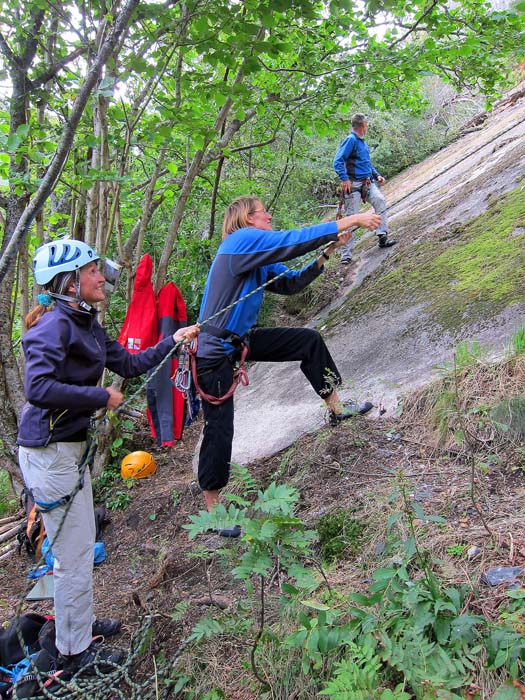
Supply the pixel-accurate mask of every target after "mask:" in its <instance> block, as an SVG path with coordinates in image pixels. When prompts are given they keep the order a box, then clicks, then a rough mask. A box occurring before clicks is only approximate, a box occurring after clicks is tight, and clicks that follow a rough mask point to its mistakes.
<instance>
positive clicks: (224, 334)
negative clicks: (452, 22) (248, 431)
mask: <svg viewBox="0 0 525 700" xmlns="http://www.w3.org/2000/svg"><path fill="white" fill-rule="evenodd" d="M206 333H209V334H210V335H213V336H215V337H216V338H221V339H222V340H225V341H226V342H228V343H230V344H231V345H233V346H234V347H235V348H237V349H238V350H240V353H241V354H240V357H239V361H238V362H239V364H238V367H237V368H236V369H235V370H234V372H233V382H232V385H231V386H230V388H229V389H228V391H227V392H226V393H225V394H223V396H213V395H212V394H207V393H206V392H205V391H203V389H202V388H201V386H200V384H199V376H198V370H197V350H198V347H199V345H198V339H197V338H195V339H194V340H193V341H192V342H191V344H190V346H189V357H190V365H191V376H192V378H193V384H194V386H195V390H196V391H197V393H198V394H199V396H200V397H201V398H203V399H204V401H207V402H208V403H211V404H212V405H213V406H220V405H221V404H222V403H224V402H225V401H227V400H228V399H229V398H230V397H231V396H233V394H234V392H235V390H236V389H237V387H238V386H239V384H242V385H243V386H248V384H249V383H250V381H249V379H248V375H247V373H246V370H245V369H244V363H245V360H246V357H247V356H248V352H249V350H250V348H249V345H248V342H247V341H246V340H245V339H243V338H241V337H240V336H239V335H237V333H234V332H233V331H229V330H228V329H227V328H219V327H217V326H212V325H211V324H209V323H207V324H206ZM227 361H229V358H227Z"/></svg>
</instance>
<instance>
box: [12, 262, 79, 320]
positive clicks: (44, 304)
mask: <svg viewBox="0 0 525 700" xmlns="http://www.w3.org/2000/svg"><path fill="white" fill-rule="evenodd" d="M75 279H76V277H75V273H74V272H62V273H60V274H58V275H55V277H53V279H52V280H51V281H50V282H48V284H46V286H45V287H44V290H43V291H42V293H40V294H38V296H37V298H36V300H37V302H38V303H37V305H36V306H35V307H33V308H32V309H31V311H29V313H28V314H27V315H26V317H25V319H24V325H25V328H26V330H27V331H28V330H29V329H30V328H33V326H36V324H37V323H38V322H39V321H40V319H41V318H42V316H43V315H44V314H45V313H46V312H47V311H52V310H53V309H54V307H55V300H54V299H53V297H52V294H53V292H54V293H55V294H64V293H65V292H66V291H67V289H68V288H69V287H70V286H71V285H72V284H75Z"/></svg>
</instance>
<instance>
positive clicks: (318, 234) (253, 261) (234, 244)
mask: <svg viewBox="0 0 525 700" xmlns="http://www.w3.org/2000/svg"><path fill="white" fill-rule="evenodd" d="M335 240H337V223H336V222H335V221H330V222H329V223H326V224H318V225H316V226H309V227H307V228H303V229H293V230H291V231H263V230H262V229H257V228H241V229H239V230H238V231H234V232H233V233H231V234H230V235H229V236H228V237H227V238H226V239H225V240H224V241H223V242H222V243H221V245H220V246H219V249H218V251H217V255H216V257H215V260H214V261H213V264H212V266H211V268H210V272H209V274H208V279H207V281H206V287H205V289H204V296H203V298H202V303H201V308H200V314H199V318H200V320H201V322H202V321H205V320H206V319H208V318H209V317H210V316H212V315H213V314H215V313H216V312H217V311H220V310H221V309H223V308H225V307H226V306H228V305H229V304H232V303H233V302H235V301H237V299H240V298H241V297H243V296H245V295H246V294H248V293H249V292H252V291H253V290H255V289H257V287H260V286H261V285H262V284H264V283H265V282H267V281H269V280H271V279H273V278H274V277H276V276H277V275H279V274H280V273H281V272H285V271H286V274H285V275H283V277H281V278H279V279H278V280H276V281H275V282H271V283H270V284H269V285H268V286H267V287H265V289H267V290H268V291H270V292H275V293H276V294H295V293H296V292H300V291H301V290H302V289H304V288H305V287H306V286H307V285H309V284H310V282H312V281H313V280H314V279H315V278H316V277H317V276H318V275H319V274H321V272H322V270H323V268H319V267H318V266H317V262H316V261H314V262H313V263H311V264H310V265H307V266H306V267H304V268H303V269H302V270H299V271H294V270H290V269H288V268H287V267H286V265H282V264H281V262H280V261H283V260H292V259H294V258H296V257H298V256H300V255H303V254H304V253H308V252H310V251H312V250H315V249H316V248H318V247H320V246H323V245H326V244H328V243H330V242H332V241H335ZM263 294H264V290H263V289H259V290H258V291H257V292H256V293H255V294H253V296H251V297H249V298H248V299H245V300H244V301H242V302H241V303H240V304H237V305H236V306H234V307H233V309H230V310H229V311H227V312H225V313H223V314H221V315H220V316H218V317H217V318H215V319H213V320H212V321H211V323H212V324H213V325H214V326H216V327H218V328H223V329H228V331H233V332H234V333H237V335H239V336H241V337H242V336H245V335H246V333H248V331H249V330H250V329H251V328H252V327H253V326H254V325H255V324H256V322H257V317H258V316H259V310H260V308H261V304H262V300H263ZM233 350H234V348H233V346H232V345H230V344H229V343H227V342H225V341H224V340H222V339H220V338H217V337H214V336H212V335H210V334H208V333H206V325H204V326H203V328H202V331H201V333H200V335H199V349H198V353H197V355H198V357H199V358H206V359H209V360H215V359H220V358H223V357H224V356H225V354H226V355H229V354H230V353H232V352H233Z"/></svg>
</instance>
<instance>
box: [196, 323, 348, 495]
mask: <svg viewBox="0 0 525 700" xmlns="http://www.w3.org/2000/svg"><path fill="white" fill-rule="evenodd" d="M249 346H250V352H249V355H248V359H250V360H253V361H259V362H293V361H298V362H300V363H301V371H302V372H303V374H304V375H305V377H306V378H307V379H308V381H309V382H310V384H311V385H312V387H313V389H314V391H315V392H316V393H317V394H319V396H321V397H322V398H323V399H326V398H327V397H328V396H329V395H330V394H331V393H332V391H333V390H334V388H335V387H336V386H339V385H340V384H341V375H340V374H339V371H338V369H337V367H336V366H335V362H334V361H333V359H332V356H331V355H330V353H329V351H328V348H327V347H326V344H325V342H324V340H323V338H322V336H321V334H320V333H318V331H315V330H312V329H309V328H256V329H254V330H252V331H251V332H250V335H249ZM197 362H198V374H199V384H200V386H201V388H202V390H203V391H204V392H206V393H207V394H211V395H212V396H219V397H220V396H223V395H224V394H225V393H226V392H227V391H228V389H229V388H230V386H231V384H232V381H233V371H234V366H233V363H232V362H231V361H230V360H229V359H225V360H224V361H223V362H222V363H218V364H216V365H213V366H209V362H208V363H206V360H204V359H199V358H198V360H197ZM202 410H203V414H204V434H203V439H202V444H201V449H200V453H199V485H200V487H201V489H203V491H217V490H219V489H222V488H223V487H224V486H226V484H227V483H228V480H229V478H230V462H231V455H232V442H233V396H232V397H230V398H229V399H228V400H227V401H225V402H224V403H222V404H220V405H219V406H214V405H212V404H210V403H208V402H207V401H204V400H203V401H202Z"/></svg>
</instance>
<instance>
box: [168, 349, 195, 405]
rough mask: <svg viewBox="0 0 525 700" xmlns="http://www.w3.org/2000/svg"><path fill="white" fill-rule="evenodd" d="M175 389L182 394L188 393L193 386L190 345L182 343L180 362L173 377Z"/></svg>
mask: <svg viewBox="0 0 525 700" xmlns="http://www.w3.org/2000/svg"><path fill="white" fill-rule="evenodd" d="M171 380H172V382H173V386H174V387H175V389H177V390H178V391H180V392H181V393H182V394H187V392H188V391H189V390H190V387H191V368H190V351H189V346H188V345H186V344H184V345H181V348H180V350H179V364H178V367H177V370H176V372H175V374H174V375H173V377H172V378H171Z"/></svg>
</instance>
